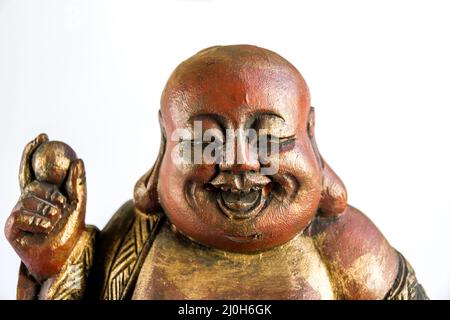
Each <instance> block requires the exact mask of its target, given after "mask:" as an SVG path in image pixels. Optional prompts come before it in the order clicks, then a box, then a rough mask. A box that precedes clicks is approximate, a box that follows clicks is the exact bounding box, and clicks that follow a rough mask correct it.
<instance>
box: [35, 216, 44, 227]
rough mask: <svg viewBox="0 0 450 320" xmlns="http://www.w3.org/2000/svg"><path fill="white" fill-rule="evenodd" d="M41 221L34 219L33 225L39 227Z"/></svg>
mask: <svg viewBox="0 0 450 320" xmlns="http://www.w3.org/2000/svg"><path fill="white" fill-rule="evenodd" d="M41 221H42V219H41V218H36V219H34V224H35V225H36V226H39V225H40V224H41Z"/></svg>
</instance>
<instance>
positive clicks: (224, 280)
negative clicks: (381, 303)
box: [133, 228, 334, 299]
mask: <svg viewBox="0 0 450 320" xmlns="http://www.w3.org/2000/svg"><path fill="white" fill-rule="evenodd" d="M333 298H334V296H333V289H332V287H331V282H330V279H329V277H328V273H327V270H326V268H325V265H324V264H323V263H322V261H321V259H320V257H319V255H318V253H317V252H316V250H315V247H314V245H313V243H312V240H311V239H309V238H307V237H302V236H298V237H296V238H295V239H293V240H292V241H290V242H289V243H288V244H285V245H283V246H281V247H278V248H276V249H273V250H270V251H267V252H263V253H259V254H251V255H246V254H237V253H229V252H224V251H219V250H215V249H209V248H205V247H203V246H200V245H198V244H195V243H193V242H190V241H186V240H183V239H180V238H179V237H177V236H176V235H175V234H173V233H172V232H171V231H170V230H169V229H168V228H163V229H162V230H161V232H160V233H159V234H158V236H157V237H156V239H155V241H154V243H153V245H152V248H151V249H150V252H149V253H148V255H147V257H146V259H145V261H144V264H143V266H142V268H141V271H140V274H139V277H138V280H137V283H136V287H135V290H134V293H133V299H333Z"/></svg>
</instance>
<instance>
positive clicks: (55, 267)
mask: <svg viewBox="0 0 450 320" xmlns="http://www.w3.org/2000/svg"><path fill="white" fill-rule="evenodd" d="M47 142H48V138H47V136H46V135H45V134H41V135H39V136H38V137H37V138H36V139H34V140H33V141H31V142H30V143H28V144H27V146H26V147H25V149H24V152H23V155H22V161H21V164H20V172H19V181H20V188H21V196H20V198H19V201H18V202H17V204H16V206H15V207H14V209H13V210H12V213H11V215H10V216H9V218H8V220H7V222H6V226H5V235H6V238H7V239H8V241H9V242H10V243H11V245H12V247H13V248H14V250H15V251H16V252H17V254H18V255H19V257H20V259H21V260H22V263H21V268H20V273H19V282H18V287H17V298H18V299H79V298H81V297H82V296H83V293H84V288H85V283H86V279H87V276H88V274H89V271H90V269H91V264H92V263H91V261H92V256H93V248H94V239H95V234H96V229H95V228H94V227H90V226H86V225H85V223H84V216H85V210H86V181H85V171H84V165H83V161H82V160H81V159H76V155H75V153H74V152H73V153H72V154H73V155H74V157H75V158H74V159H69V160H70V162H69V164H68V165H67V172H62V174H64V176H62V178H64V179H63V180H62V181H61V183H60V184H52V183H49V182H48V181H40V180H39V179H38V178H37V175H36V172H34V168H33V165H32V161H33V155H34V154H35V153H36V150H37V149H38V148H39V147H40V146H41V145H43V144H44V143H47ZM60 145H61V144H60ZM47 146H48V144H47ZM51 148H53V147H51ZM51 148H50V149H47V151H46V152H49V154H52V152H53V151H55V149H51ZM67 149H70V147H68V146H67ZM70 151H72V150H71V149H70ZM58 152H59V151H58ZM44 155H45V154H44ZM49 159H53V158H52V157H49ZM37 164H38V165H39V169H41V168H43V170H48V171H47V172H49V173H50V175H51V174H52V173H54V172H56V170H60V167H56V165H59V163H56V164H55V166H54V164H52V163H47V162H46V161H42V162H39V163H37ZM34 167H36V166H34ZM41 172H42V171H41ZM44 173H46V172H44ZM57 173H59V172H57Z"/></svg>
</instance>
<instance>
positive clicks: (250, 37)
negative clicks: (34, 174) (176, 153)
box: [0, 0, 450, 299]
mask: <svg viewBox="0 0 450 320" xmlns="http://www.w3.org/2000/svg"><path fill="white" fill-rule="evenodd" d="M449 4H450V2H449V1H433V0H427V1H411V0H408V1H392V0H391V1H379V0H378V1H361V0H359V1H317V0H314V1H291V2H288V1H261V0H260V1H230V0H227V1H219V0H216V1H207V0H203V1H200V0H197V1H192V0H191V1H187V0H185V1H182V0H178V1H167V0H165V1H130V0H127V1H75V0H72V1H62V0H54V1H38V0H34V1H21V0H15V1H12V0H9V1H8V0H3V1H2V0H0V144H1V145H0V152H1V157H0V225H1V226H3V225H4V222H5V219H6V217H7V216H8V215H9V213H10V211H11V209H12V207H13V206H14V204H15V202H16V200H17V198H18V196H19V186H18V180H17V171H18V165H19V161H20V156H21V152H22V148H23V147H24V145H25V144H26V143H27V142H28V141H29V140H31V139H32V138H34V137H35V136H36V135H37V134H38V133H40V132H46V133H48V134H49V136H50V138H52V139H58V140H63V141H66V142H67V143H69V144H70V145H71V146H72V147H73V148H74V149H75V150H76V151H77V153H78V154H79V156H80V157H82V158H83V159H84V161H85V164H86V167H87V182H88V189H89V200H88V212H87V220H88V222H89V223H92V224H95V225H97V226H98V227H100V228H101V227H103V226H104V225H105V223H106V222H107V221H108V219H109V217H110V216H111V215H112V214H113V213H114V211H115V210H116V209H117V208H118V207H119V206H120V205H121V204H122V203H123V202H124V201H126V200H127V199H129V198H131V195H132V190H133V186H134V183H135V181H136V180H137V179H138V177H139V176H140V175H141V174H143V173H144V172H145V171H146V170H147V169H148V168H149V167H150V166H151V164H152V163H153V161H154V159H155V156H156V154H157V151H158V145H159V128H158V121H157V110H158V107H159V97H160V93H161V91H162V89H163V86H164V84H165V81H166V80H167V78H168V76H169V74H170V72H171V71H172V70H173V69H174V68H175V67H176V65H177V64H178V63H179V62H181V61H182V60H184V59H186V58H188V57H189V56H191V55H192V54H194V53H195V52H197V51H199V50H200V49H203V48H205V47H209V46H212V45H216V44H239V43H249V44H255V45H259V46H262V47H266V48H269V49H272V50H274V51H276V52H278V53H280V54H281V55H282V56H284V57H285V58H287V59H288V60H290V61H291V62H292V63H293V64H294V65H295V66H297V67H298V69H299V70H300V71H301V72H302V74H303V76H304V77H305V79H306V80H307V82H308V84H309V87H310V90H311V94H312V104H313V105H314V106H315V107H316V130H317V133H316V134H317V140H318V144H319V148H320V150H321V152H322V154H323V155H324V157H325V158H326V159H327V161H328V162H329V163H330V164H331V166H332V167H333V168H334V169H335V171H336V172H337V173H338V174H339V175H340V176H341V178H342V179H343V180H344V182H345V183H346V186H347V189H348V192H349V201H350V203H351V204H353V205H354V206H356V207H358V208H360V209H361V210H363V211H364V212H365V213H366V214H367V215H368V216H369V217H370V218H371V219H372V220H373V221H374V222H375V223H376V224H377V226H378V227H379V228H380V229H381V230H382V232H383V233H384V234H385V236H386V237H387V238H388V240H389V241H390V243H391V244H392V245H393V246H395V247H396V248H397V249H398V250H400V251H401V252H403V254H404V255H405V256H406V257H407V258H408V259H409V260H410V262H411V263H412V265H413V266H414V267H415V269H416V272H417V274H418V278H419V280H420V281H421V282H422V283H423V285H424V287H425V288H426V290H427V291H428V294H429V295H430V297H431V298H434V299H438V298H440V299H448V298H450V251H449V249H448V245H449V243H450V231H449V226H450V194H449V191H450V186H449V181H450V152H449V151H450V150H449V149H450V146H449V143H448V138H449V137H450V125H449V123H448V121H449V115H450V112H449V110H450V40H449V39H450V19H449V14H450V6H449ZM18 264H19V259H18V258H17V256H16V255H15V253H14V252H13V250H12V249H11V248H10V246H9V244H8V243H7V242H6V240H5V238H4V236H3V234H0V268H1V269H0V298H3V299H12V298H14V297H15V284H16V278H17V268H18Z"/></svg>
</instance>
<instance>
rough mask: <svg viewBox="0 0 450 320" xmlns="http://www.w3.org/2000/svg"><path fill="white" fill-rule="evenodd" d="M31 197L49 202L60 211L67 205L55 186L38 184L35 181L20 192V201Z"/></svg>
mask: <svg viewBox="0 0 450 320" xmlns="http://www.w3.org/2000/svg"><path fill="white" fill-rule="evenodd" d="M31 196H36V197H38V198H40V199H42V200H46V201H48V202H51V203H52V204H54V205H56V206H58V207H59V208H61V209H63V208H64V207H65V206H66V204H67V199H66V197H65V196H64V195H63V194H62V193H61V192H60V191H59V189H58V188H57V187H56V186H55V185H51V184H47V183H44V182H38V181H36V180H35V181H33V182H31V183H30V184H28V185H27V186H26V187H25V189H24V190H23V192H22V199H24V198H27V197H31Z"/></svg>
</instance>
